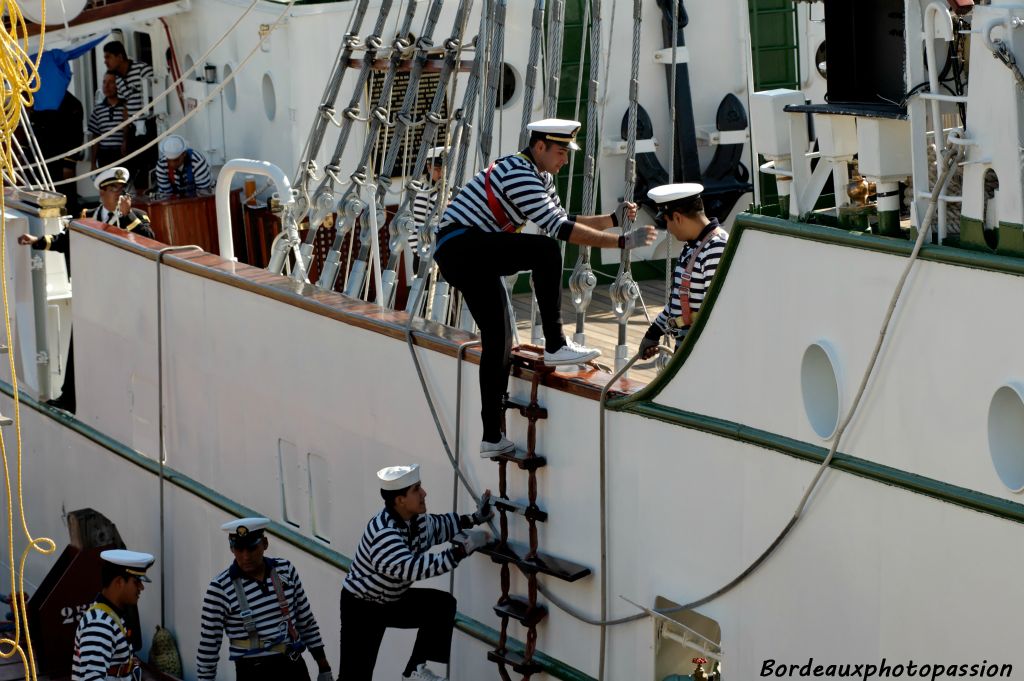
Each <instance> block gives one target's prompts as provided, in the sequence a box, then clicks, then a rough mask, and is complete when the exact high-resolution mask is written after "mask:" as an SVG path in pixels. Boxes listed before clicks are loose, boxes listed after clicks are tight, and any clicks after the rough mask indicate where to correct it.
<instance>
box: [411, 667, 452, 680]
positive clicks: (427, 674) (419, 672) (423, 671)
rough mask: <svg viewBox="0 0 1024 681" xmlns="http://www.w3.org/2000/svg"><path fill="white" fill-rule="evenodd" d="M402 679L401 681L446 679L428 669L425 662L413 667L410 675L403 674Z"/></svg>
mask: <svg viewBox="0 0 1024 681" xmlns="http://www.w3.org/2000/svg"><path fill="white" fill-rule="evenodd" d="M402 679H403V681H448V679H446V678H445V677H443V676H438V675H437V674H435V673H434V672H432V671H430V668H429V667H427V663H426V662H424V663H423V664H421V665H420V666H419V667H416V669H413V670H412V674H411V675H410V676H403V677H402Z"/></svg>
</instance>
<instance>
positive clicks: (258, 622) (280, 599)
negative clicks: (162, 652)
mask: <svg viewBox="0 0 1024 681" xmlns="http://www.w3.org/2000/svg"><path fill="white" fill-rule="evenodd" d="M268 524H270V521H269V520H268V519H266V518H242V519H240V520H233V521H231V522H228V523H225V524H224V525H221V529H222V530H224V531H225V532H227V533H228V543H229V545H230V546H231V553H232V554H234V556H235V560H234V562H232V563H231V565H230V566H228V568H227V569H226V570H224V571H223V572H221V573H220V574H219V575H217V576H216V577H214V578H213V580H212V581H211V582H210V586H209V587H208V588H207V589H206V596H205V597H204V598H203V616H202V625H201V629H200V639H199V652H198V653H197V654H196V675H197V678H199V679H201V680H203V679H208V680H211V681H212V679H214V678H216V677H217V662H218V660H219V659H220V646H221V639H222V638H223V636H224V634H225V632H226V633H227V636H228V655H229V657H230V659H231V661H232V662H234V663H235V671H236V674H237V676H236V678H237V679H238V681H277V680H278V679H282V680H283V679H288V680H289V681H292V680H298V681H302V680H305V681H308V680H309V671H308V670H307V669H306V663H305V662H304V661H303V659H302V651H303V650H305V649H306V648H309V652H310V654H311V655H312V656H313V659H314V660H316V664H317V667H319V670H320V672H319V675H318V676H317V681H331V680H332V676H331V666H330V664H328V662H327V656H326V655H325V654H324V644H323V642H322V641H321V639H320V628H319V627H318V626H317V623H316V618H315V617H313V611H312V609H311V608H310V606H309V600H308V599H307V598H306V592H305V591H304V590H303V588H302V580H301V579H299V573H298V572H296V570H295V566H294V565H292V564H291V563H290V562H288V561H287V560H285V559H284V558H267V557H265V556H264V555H263V554H264V552H265V551H266V550H267V546H268V542H267V538H266V536H265V528H266V527H267V525H268Z"/></svg>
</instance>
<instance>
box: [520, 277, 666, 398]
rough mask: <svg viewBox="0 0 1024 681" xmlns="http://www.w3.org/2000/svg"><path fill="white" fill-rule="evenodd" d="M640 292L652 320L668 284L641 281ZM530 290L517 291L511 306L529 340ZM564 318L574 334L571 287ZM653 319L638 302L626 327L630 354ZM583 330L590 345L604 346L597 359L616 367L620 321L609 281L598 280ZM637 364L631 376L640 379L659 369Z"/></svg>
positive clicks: (564, 296)
mask: <svg viewBox="0 0 1024 681" xmlns="http://www.w3.org/2000/svg"><path fill="white" fill-rule="evenodd" d="M639 284H640V295H641V298H642V299H643V302H644V304H645V305H646V308H647V313H648V314H649V315H650V318H651V320H653V319H654V318H655V317H656V316H658V313H659V312H660V311H661V310H662V308H663V307H664V303H665V285H664V282H661V281H641V282H639ZM530 305H531V294H530V293H517V294H516V295H514V296H512V307H513V308H514V309H515V311H516V320H517V323H516V327H517V328H518V329H519V339H520V341H521V342H524V343H528V342H530ZM562 322H563V327H564V328H565V333H566V335H567V336H569V337H572V334H573V332H574V331H575V329H576V308H574V307H573V305H572V298H571V296H570V294H569V291H568V290H565V291H563V294H562ZM649 327H650V322H648V321H647V318H646V317H645V316H644V312H643V308H642V307H641V304H640V302H637V306H636V309H635V310H634V312H633V316H632V317H631V318H630V322H629V325H628V326H627V327H626V338H627V340H628V342H629V352H630V356H632V354H633V353H635V352H636V350H637V348H638V347H640V340H641V339H642V338H643V337H644V334H645V333H647V329H648V328H649ZM584 333H586V335H587V345H589V346H591V347H596V348H599V349H600V350H601V356H600V357H599V358H598V359H597V361H598V362H599V363H600V364H602V365H604V366H607V367H609V368H611V369H613V370H614V367H615V346H616V345H617V344H618V342H619V325H618V322H616V321H615V315H613V314H612V302H611V297H610V296H609V294H608V282H604V281H599V282H598V285H597V288H595V289H594V293H593V298H592V299H591V301H590V306H589V307H588V308H587V315H586V322H585V326H584ZM638 364H641V365H647V364H648V362H644V361H642V360H641V361H640V362H638ZM636 366H637V365H636V364H634V365H633V367H634V368H633V369H630V370H629V377H630V378H631V379H633V380H634V381H637V382H638V383H649V382H650V381H651V380H652V379H653V378H654V377H655V375H657V370H656V369H654V368H653V367H650V368H646V369H644V368H641V369H637V368H636Z"/></svg>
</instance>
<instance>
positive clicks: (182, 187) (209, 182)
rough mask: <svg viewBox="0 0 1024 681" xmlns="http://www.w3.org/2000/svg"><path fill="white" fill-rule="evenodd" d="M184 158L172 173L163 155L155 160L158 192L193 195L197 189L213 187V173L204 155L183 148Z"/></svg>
mask: <svg viewBox="0 0 1024 681" xmlns="http://www.w3.org/2000/svg"><path fill="white" fill-rule="evenodd" d="M184 156H185V159H184V161H183V163H182V164H181V165H180V166H178V169H177V170H175V171H174V173H173V175H174V177H173V178H172V177H171V175H172V173H171V172H170V169H169V168H168V167H167V159H166V158H164V157H163V156H161V157H160V159H159V160H158V161H157V162H156V190H157V192H158V193H160V194H175V195H177V196H195V195H196V192H197V191H201V190H208V189H212V188H213V173H211V172H210V164H209V163H208V162H207V161H206V157H205V156H203V154H202V153H201V152H198V151H196V150H195V149H186V150H185V154H184Z"/></svg>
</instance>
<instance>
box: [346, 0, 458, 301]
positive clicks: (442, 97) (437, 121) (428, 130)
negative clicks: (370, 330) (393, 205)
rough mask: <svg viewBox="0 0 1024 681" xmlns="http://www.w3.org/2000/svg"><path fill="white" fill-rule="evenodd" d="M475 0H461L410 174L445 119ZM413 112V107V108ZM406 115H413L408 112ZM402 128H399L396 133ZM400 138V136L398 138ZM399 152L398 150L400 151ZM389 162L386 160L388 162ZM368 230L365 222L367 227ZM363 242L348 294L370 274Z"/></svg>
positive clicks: (405, 205)
mask: <svg viewBox="0 0 1024 681" xmlns="http://www.w3.org/2000/svg"><path fill="white" fill-rule="evenodd" d="M472 5H473V2H472V0H461V1H460V3H459V8H458V11H457V12H456V22H455V27H454V29H453V32H452V37H451V38H449V39H448V40H447V41H446V42H445V60H444V64H443V65H442V67H441V73H440V75H439V76H438V84H437V90H436V91H435V92H434V99H433V100H432V101H431V104H430V110H429V111H427V113H426V115H425V117H424V125H423V133H422V137H421V138H420V145H419V148H418V149H417V151H416V160H415V161H414V162H413V166H412V168H411V169H409V173H410V174H409V177H410V178H418V177H419V176H420V175H421V174H422V173H423V168H424V165H425V164H426V160H427V151H428V150H429V149H430V145H431V144H432V140H433V139H434V136H435V135H436V134H437V130H438V128H439V127H440V125H441V123H442V122H443V119H442V118H441V107H442V106H443V105H444V103H445V101H446V96H447V92H448V82H449V80H450V79H451V75H452V72H453V71H454V70H455V69H456V66H457V64H456V62H457V60H458V54H459V48H460V46H461V44H462V36H463V34H464V32H465V27H466V20H467V19H468V16H469V12H470V10H471V9H472ZM403 108H404V107H403ZM410 112H411V108H410ZM406 113H407V115H406V119H408V118H409V116H408V113H409V112H406ZM410 123H411V121H409V120H406V121H405V122H404V123H403V121H402V116H399V121H398V124H397V125H396V128H398V127H400V126H405V125H408V124H410ZM402 130H403V131H402V134H404V127H403V128H402ZM397 133H398V131H397V129H396V135H397ZM398 139H400V137H399V138H398ZM396 153H397V152H396ZM385 165H386V162H385ZM386 172H387V168H386V167H385V168H384V170H383V171H382V172H381V176H380V178H379V182H380V186H383V187H385V191H386V187H387V185H388V184H389V183H390V180H391V178H390V177H388V176H387V175H385V173H386ZM419 186H420V185H419V182H418V180H414V179H413V180H410V181H407V182H406V184H405V191H404V193H403V196H402V201H401V203H400V204H399V209H398V212H399V213H401V212H405V211H408V212H410V213H411V212H412V201H413V198H414V192H413V187H419ZM384 193H385V192H382V191H378V212H381V211H382V210H383V209H382V208H380V206H382V204H380V203H379V202H380V201H381V200H382V198H381V197H382V195H383V194H384ZM381 222H382V223H383V221H381ZM363 229H364V231H365V229H366V228H365V226H364V227H363ZM360 241H361V243H360V246H359V256H358V258H357V260H356V261H355V262H354V263H353V265H352V272H351V274H350V275H349V281H348V286H347V287H346V288H345V293H346V294H347V295H350V296H353V297H358V295H359V291H360V290H361V289H362V287H363V279H364V277H365V275H366V263H367V262H368V261H369V256H370V244H369V239H366V238H362V239H361V240H360Z"/></svg>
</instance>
